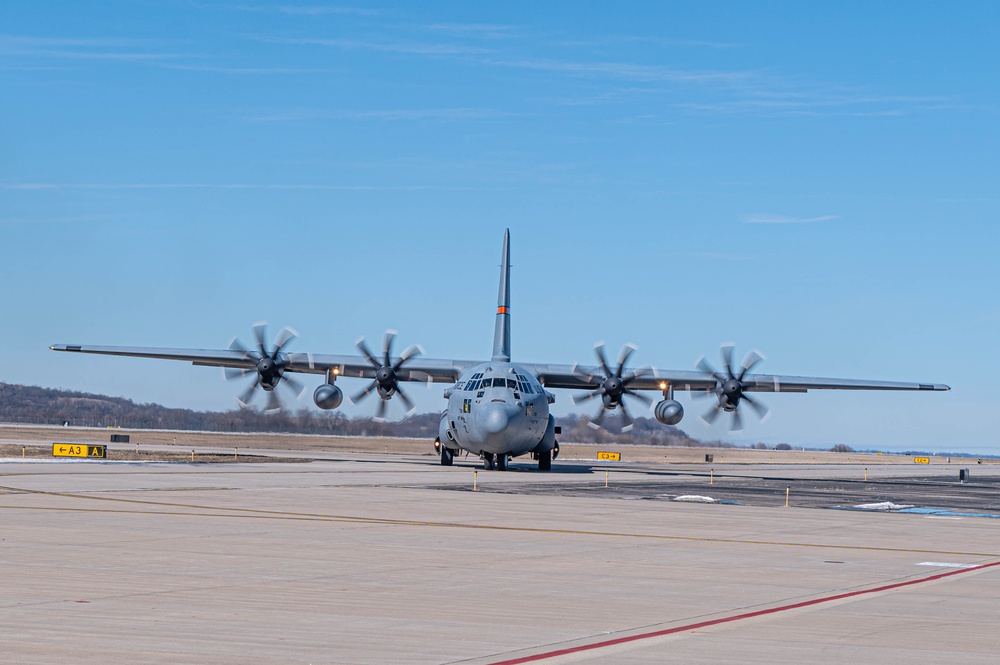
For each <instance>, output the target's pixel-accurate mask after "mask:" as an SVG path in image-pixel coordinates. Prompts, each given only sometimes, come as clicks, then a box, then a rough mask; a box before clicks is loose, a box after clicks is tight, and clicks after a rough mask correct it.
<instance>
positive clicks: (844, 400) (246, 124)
mask: <svg viewBox="0 0 1000 665" xmlns="http://www.w3.org/2000/svg"><path fill="white" fill-rule="evenodd" d="M998 20H1000V6H997V5H996V4H995V3H989V2H980V3H975V2H969V3H960V4H958V5H955V6H949V7H947V8H945V7H944V6H942V5H940V4H936V3H914V2H898V3H878V4H875V5H873V4H872V3H830V4H829V5H826V6H816V5H815V4H814V3H791V2H790V3H781V2H769V3H696V2H690V3H661V2H648V3H622V4H620V5H619V6H616V8H615V10H614V11H611V10H608V9H602V8H592V7H590V6H589V5H587V4H586V3H571V2H565V3H517V2H511V3H495V5H491V6H484V5H482V3H462V2H455V3H447V2H427V3H398V4H392V3H378V4H351V5H334V4H324V3H316V4H299V3H295V2H288V3H254V2H218V3H216V2H154V1H145V2H117V3H116V2H109V3H100V4H99V5H97V6H94V5H86V6H85V5H83V4H82V3H74V2H62V3H60V2H46V3H27V2H25V3H10V4H8V5H7V6H6V7H5V9H4V20H3V23H2V28H0V89H2V90H3V103H2V104H0V151H2V153H0V154H2V155H3V159H2V160H0V238H2V239H3V245H4V247H5V248H6V252H5V260H4V261H3V263H2V265H0V277H2V280H3V284H4V288H3V294H4V303H5V308H4V310H5V317H6V323H7V325H6V326H5V333H6V335H5V342H6V343H5V347H6V349H7V352H6V355H5V359H4V360H5V362H4V372H3V376H2V380H4V381H7V382H12V383H27V384H34V385H43V386H51V387H61V388H71V389H78V390H88V391H94V392H100V393H108V394H112V395H124V396H127V397H130V398H132V399H135V400H137V401H140V402H147V401H155V402H160V403H163V404H166V405H170V406H181V407H188V408H196V409H224V408H230V407H231V406H232V405H234V401H233V398H234V396H235V395H236V394H238V392H239V391H240V386H238V385H235V384H226V383H223V382H222V380H221V379H220V377H219V372H218V370H214V369H208V368H193V367H191V366H189V365H184V364H181V363H168V362H164V361H154V360H149V361H146V360H132V359H117V358H89V357H77V356H68V355H64V354H55V353H52V352H50V351H48V348H47V347H48V345H49V344H51V343H90V344H129V345H142V346H179V347H195V348H217V347H218V348H221V347H223V346H225V345H226V344H227V343H228V341H229V338H230V337H231V336H232V335H240V336H241V337H242V338H243V339H248V338H249V336H250V331H249V327H250V325H251V323H253V322H254V321H258V320H261V319H266V320H268V321H270V322H271V327H272V334H273V333H274V332H277V329H278V328H280V327H281V326H282V325H292V326H294V327H295V328H297V329H298V330H299V331H300V333H301V338H300V339H299V340H297V341H296V342H295V343H294V346H293V347H291V348H292V349H295V350H301V351H315V352H328V353H350V352H352V350H353V348H354V347H353V344H354V340H355V339H356V338H357V337H358V336H360V335H364V336H366V337H367V338H368V339H369V340H370V341H371V343H372V344H373V345H378V344H379V343H380V341H379V340H380V339H381V335H382V332H383V331H384V330H385V329H386V328H390V327H391V328H395V329H398V330H399V331H400V342H401V343H402V344H408V343H413V342H419V343H421V344H423V346H424V347H425V348H426V350H427V354H428V356H431V357H436V358H441V357H454V358H472V359H475V358H486V357H487V356H488V355H489V353H490V350H491V348H492V330H493V313H494V306H495V297H496V282H497V264H498V262H499V254H500V241H501V238H502V235H503V229H504V228H507V227H509V228H510V229H511V234H512V260H513V263H514V269H513V275H512V292H513V309H512V314H513V323H512V325H513V343H514V346H513V350H514V355H515V359H516V360H523V361H534V362H562V363H572V362H575V361H580V362H589V361H590V360H591V358H592V347H593V344H594V342H595V341H598V340H605V341H606V342H607V344H608V346H609V348H610V349H611V351H612V353H614V352H615V351H616V350H617V348H618V347H620V346H621V345H622V344H624V343H626V342H634V343H635V344H637V345H638V346H639V352H638V353H637V354H636V356H635V359H636V362H637V363H640V364H653V365H656V366H658V367H672V368H683V369H688V368H692V367H693V365H694V362H695V360H696V359H697V358H698V357H699V356H700V355H702V354H705V355H706V356H708V357H709V358H710V359H711V360H713V361H715V360H716V358H717V356H718V347H719V344H720V343H722V342H726V341H735V342H736V343H737V347H738V353H739V354H740V355H742V353H744V352H745V351H747V350H749V349H751V348H759V349H761V350H763V351H764V353H765V354H766V355H767V357H768V360H767V361H766V362H765V363H764V364H763V365H762V367H761V371H767V372H773V373H782V374H794V375H809V376H832V377H850V378H871V379H886V380H914V381H933V382H939V383H948V384H950V385H952V387H953V391H952V392H951V393H946V394H908V393H900V394H888V393H834V392H825V393H824V392H815V393H810V394H808V395H773V396H767V398H766V399H765V401H766V403H767V404H768V405H769V406H770V407H771V409H772V415H771V417H770V418H769V419H768V420H767V422H765V423H762V424H758V423H752V424H749V426H748V427H747V429H746V430H745V431H744V432H743V433H741V434H737V435H731V434H729V433H728V432H727V430H726V427H725V424H724V419H720V420H719V424H717V425H716V427H715V428H713V429H709V428H707V427H705V426H704V425H703V424H702V423H701V422H700V421H699V419H698V418H697V414H699V413H701V411H702V410H703V409H704V406H703V403H702V402H698V403H697V404H695V405H690V403H689V402H688V401H687V400H686V399H685V400H684V401H685V403H686V404H688V405H689V407H690V408H689V409H688V416H687V418H686V419H685V421H684V423H683V424H682V426H683V427H684V428H685V429H687V430H688V431H690V432H691V433H692V434H693V435H695V436H699V437H703V438H706V437H708V438H710V437H715V436H718V437H722V438H724V439H728V440H734V441H741V442H743V441H767V442H772V443H774V442H780V441H788V442H792V443H799V444H804V445H822V444H827V443H848V444H850V445H853V446H855V447H874V448H883V449H887V450H891V449H907V448H920V449H929V450H941V449H948V450H972V451H980V452H984V453H987V452H989V453H1000V440H998V438H997V436H998V435H997V432H998V430H1000V427H998V426H1000V408H998V407H1000V399H998V397H997V392H996V390H995V389H994V386H993V383H995V378H994V377H995V376H996V375H997V373H998V372H997V370H998V369H1000V367H998V366H1000V362H998V360H997V349H996V341H997V332H996V331H997V328H998V326H1000V296H998V295H997V291H996V286H997V267H996V266H997V260H996V257H997V254H998V250H1000V225H998V219H997V217H998V215H997V213H998V209H1000V206H998V199H997V191H998V186H1000V161H998V155H1000V152H998V148H1000V131H998V129H1000V126H998V109H1000V105H998V101H1000V100H998V91H1000V80H998V79H1000V68H997V67H996V63H997V62H998V61H1000V53H998V47H997V45H996V40H995V35H994V34H993V33H994V31H993V26H995V25H997V22H998ZM313 382H314V380H311V381H310V387H312V385H313ZM355 387H356V388H355ZM360 387H361V384H360V383H357V382H355V384H353V385H348V386H347V389H348V392H353V390H352V389H360ZM410 392H411V393H413V394H414V395H415V396H417V397H418V403H419V406H420V408H421V410H436V409H439V408H441V407H442V406H443V404H444V402H443V400H442V399H441V397H440V394H441V387H440V386H436V387H434V388H433V389H432V390H426V389H424V388H422V387H420V388H416V389H414V390H411V391H410ZM308 403H309V400H308V397H306V398H304V399H303V401H302V404H303V405H305V404H308ZM374 406H375V405H374V404H372V403H370V402H369V403H367V404H364V405H362V406H361V407H358V408H347V409H346V411H347V412H348V413H372V412H373V410H374ZM556 406H557V414H560V413H566V412H569V411H571V410H573V409H572V402H571V400H570V395H569V394H568V393H565V392H560V394H559V400H558V402H557V405H556ZM401 410H402V409H401V407H400V405H398V404H396V405H393V411H394V412H396V413H399V412H401ZM746 420H747V421H749V420H750V418H747V419H746Z"/></svg>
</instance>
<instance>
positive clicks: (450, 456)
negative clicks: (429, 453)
mask: <svg viewBox="0 0 1000 665" xmlns="http://www.w3.org/2000/svg"><path fill="white" fill-rule="evenodd" d="M454 460H455V454H454V453H453V452H451V448H449V447H448V446H441V466H451V465H452V462H454Z"/></svg>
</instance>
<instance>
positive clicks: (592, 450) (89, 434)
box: [0, 424, 1000, 466]
mask: <svg viewBox="0 0 1000 665" xmlns="http://www.w3.org/2000/svg"><path fill="white" fill-rule="evenodd" d="M111 434H126V435H128V436H129V437H130V438H131V440H130V442H129V444H127V445H124V446H123V445H122V444H116V445H114V446H112V448H113V449H114V450H115V453H114V458H115V459H122V460H124V459H134V460H139V459H142V460H166V461H170V460H176V461H190V459H191V451H192V450H195V451H196V455H195V460H196V461H199V462H209V461H218V462H232V461H240V462H251V461H262V460H263V459H265V458H264V457H262V456H254V451H255V450H256V451H260V450H268V451H281V450H287V451H298V452H314V453H316V454H317V455H321V454H329V453H370V454H376V453H381V454H390V455H427V456H430V455H434V449H433V442H432V441H429V440H424V439H404V438H361V437H342V436H321V435H302V434H267V433H259V434H253V433H251V434H231V433H219V432H189V431H183V430H176V431H173V430H129V429H118V428H116V429H110V428H109V429H101V428H87V427H36V426H24V425H4V424H0V457H5V458H11V457H21V455H22V446H23V453H24V456H25V457H34V458H43V457H51V456H52V447H51V446H52V444H53V443H57V442H58V443H88V444H91V445H95V444H108V443H109V442H110V438H111ZM136 444H138V453H136V451H135V446H136ZM143 446H157V447H162V446H170V447H173V446H177V452H176V453H174V452H173V451H167V452H163V451H153V450H148V449H147V450H143ZM206 448H216V449H218V448H224V449H233V450H234V453H235V452H236V451H237V450H238V451H239V452H238V456H237V455H235V454H226V453H218V451H213V452H211V453H210V452H209V451H205V450H204V449H206ZM600 451H611V452H619V453H621V455H622V461H624V462H663V463H668V464H694V463H702V464H704V463H706V455H711V456H712V458H713V459H712V464H715V465H718V464H861V465H866V466H874V465H882V464H911V465H912V464H913V463H914V461H913V457H911V456H907V455H899V454H890V453H886V454H876V453H832V452H827V451H812V450H749V449H744V448H739V449H734V448H709V447H705V448H700V447H699V448H673V447H665V446H642V445H619V444H582V443H571V442H560V453H559V457H560V459H579V460H594V459H596V458H597V453H598V452H600ZM266 459H267V460H268V461H276V460H275V458H274V457H270V456H268V457H267V458H266ZM978 461H979V460H978V459H977V458H962V457H951V458H948V457H945V456H931V457H930V463H931V464H945V463H948V462H951V463H953V464H976V463H977V462H978ZM982 463H983V464H987V463H1000V460H991V459H984V460H982Z"/></svg>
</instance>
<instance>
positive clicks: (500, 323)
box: [493, 229, 510, 362]
mask: <svg viewBox="0 0 1000 665" xmlns="http://www.w3.org/2000/svg"><path fill="white" fill-rule="evenodd" d="M493 360H496V361H499V362H510V229H506V230H505V231H504V233H503V256H502V257H501V259H500V292H499V293H498V294H497V325H496V329H495V330H494V331H493Z"/></svg>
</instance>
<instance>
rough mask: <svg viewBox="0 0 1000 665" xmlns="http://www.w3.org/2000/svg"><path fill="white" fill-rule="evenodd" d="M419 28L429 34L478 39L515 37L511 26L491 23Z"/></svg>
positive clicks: (438, 25) (443, 24)
mask: <svg viewBox="0 0 1000 665" xmlns="http://www.w3.org/2000/svg"><path fill="white" fill-rule="evenodd" d="M421 27H422V28H423V29H424V30H429V31H431V32H443V33H448V34H452V35H459V36H463V37H476V38H479V39H509V38H511V37H514V36H515V32H516V30H517V28H515V27H514V26H512V25H498V24H493V23H436V24H433V25H424V26H421Z"/></svg>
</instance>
